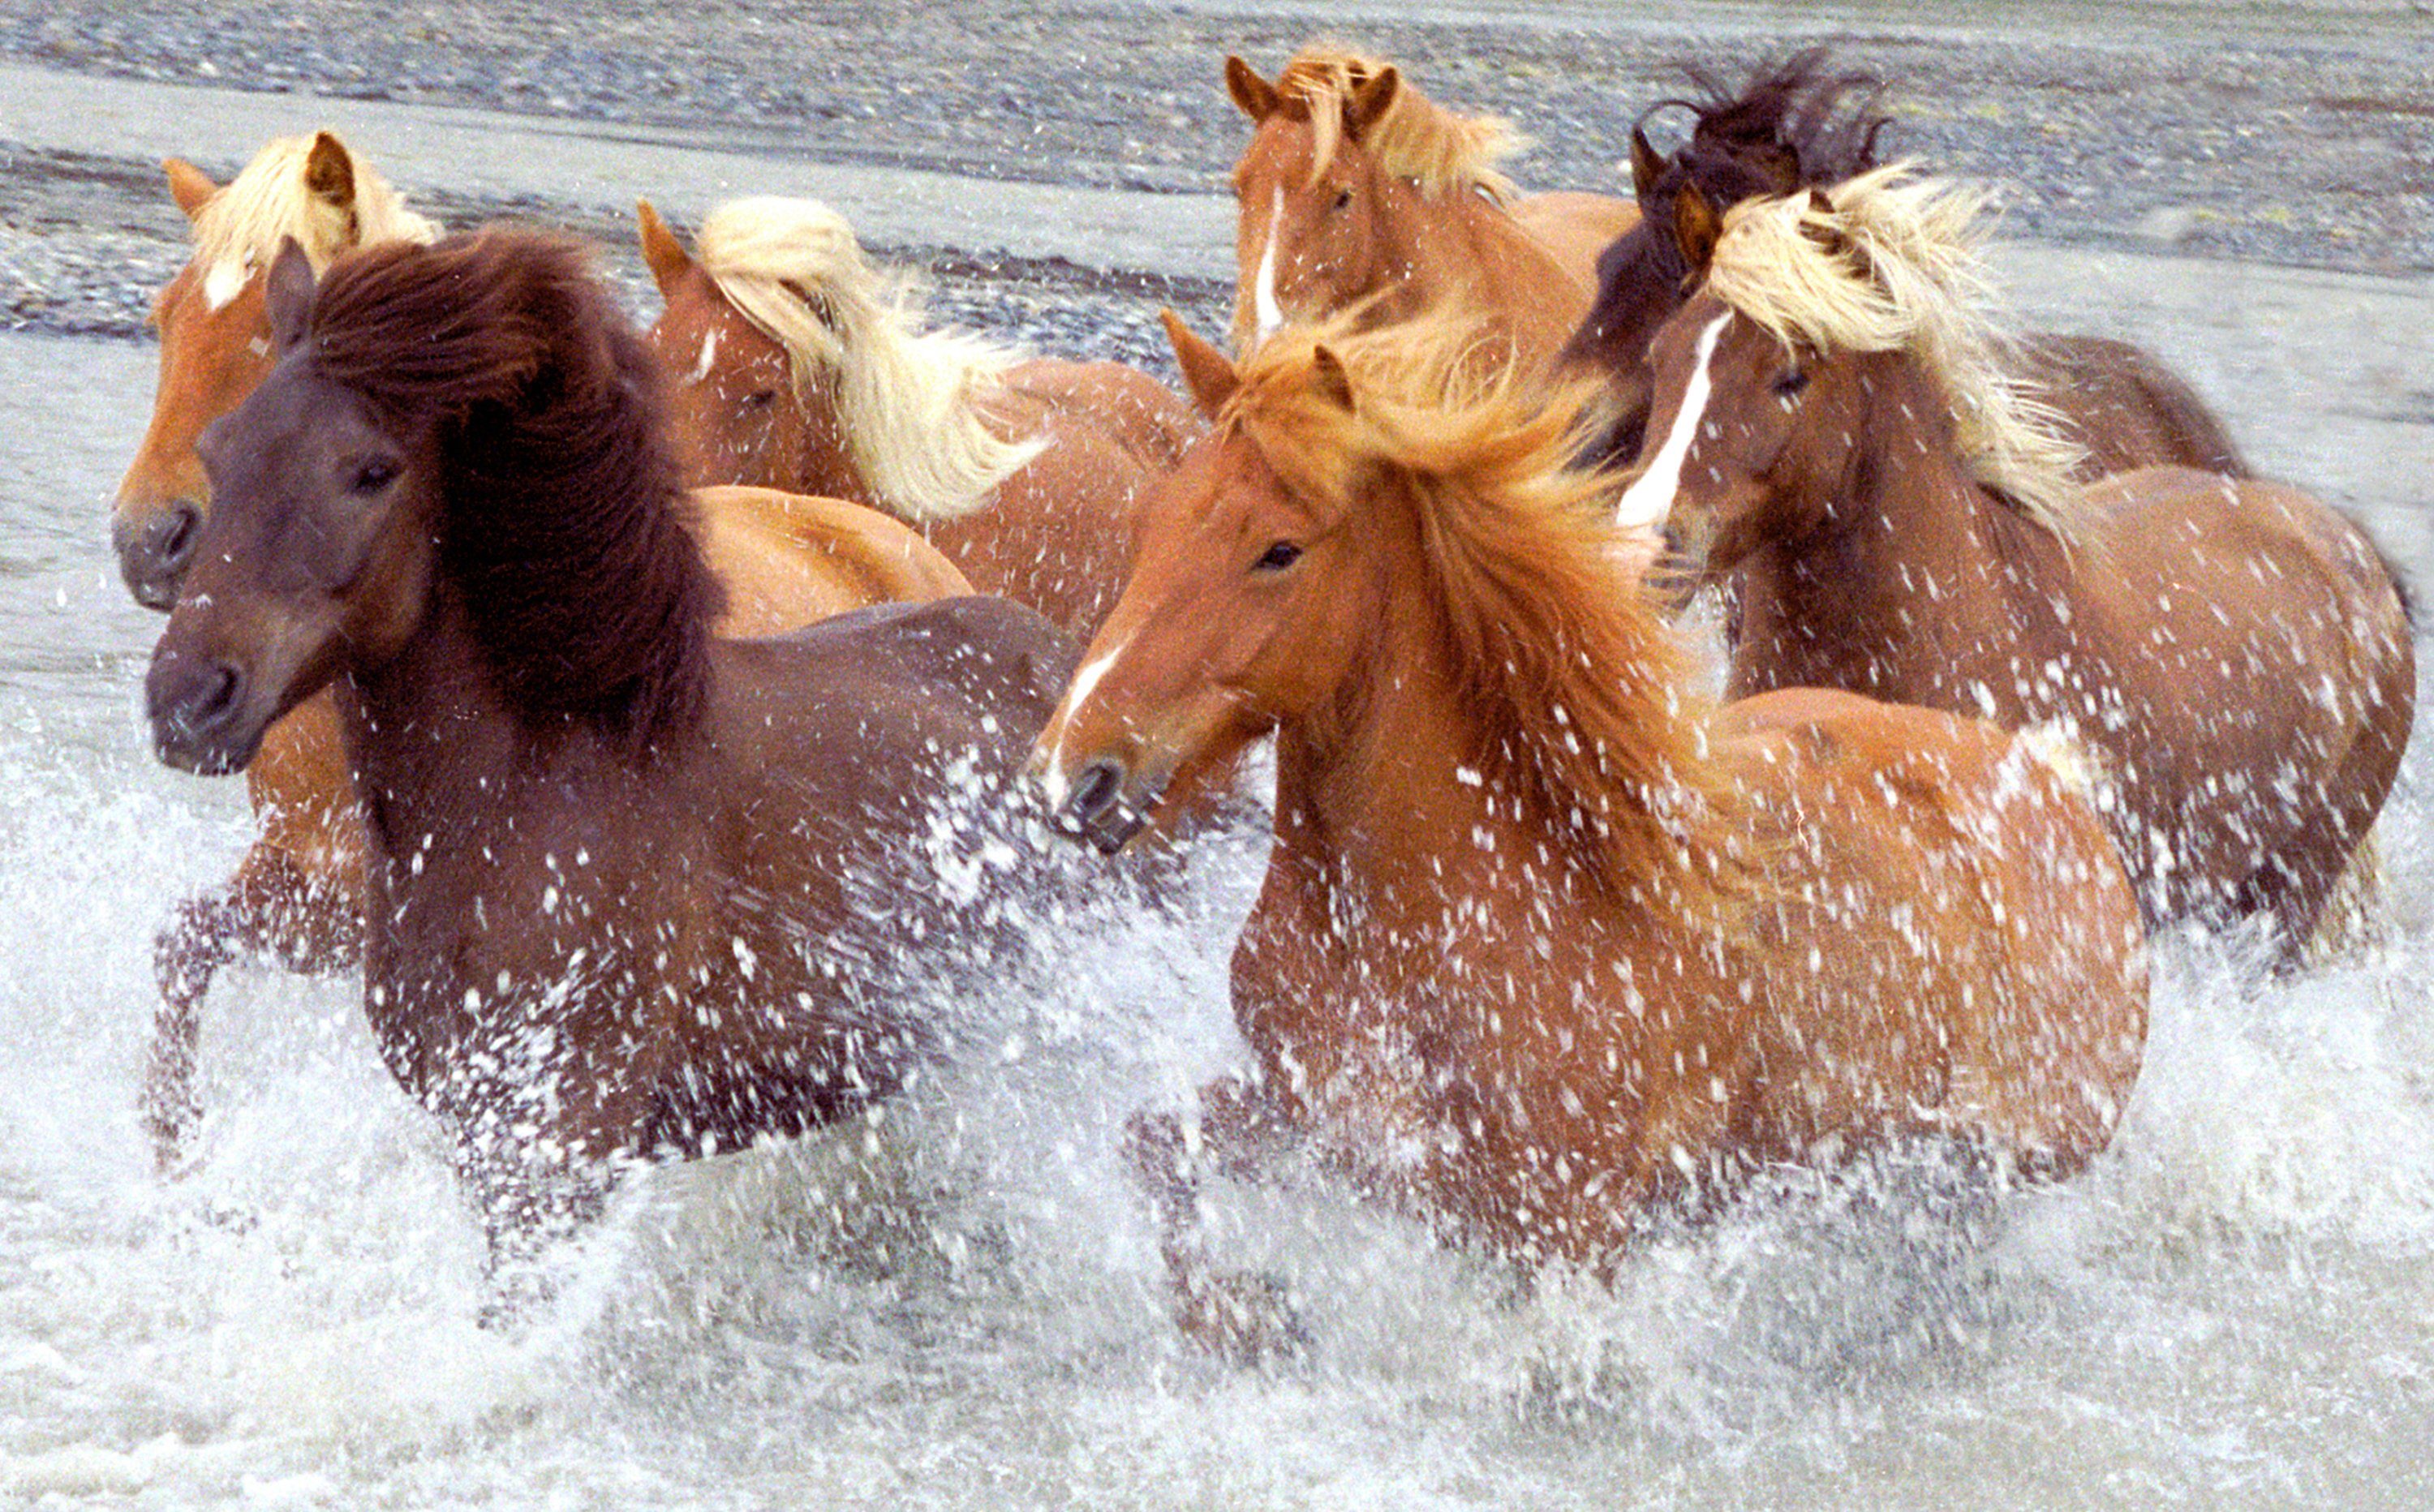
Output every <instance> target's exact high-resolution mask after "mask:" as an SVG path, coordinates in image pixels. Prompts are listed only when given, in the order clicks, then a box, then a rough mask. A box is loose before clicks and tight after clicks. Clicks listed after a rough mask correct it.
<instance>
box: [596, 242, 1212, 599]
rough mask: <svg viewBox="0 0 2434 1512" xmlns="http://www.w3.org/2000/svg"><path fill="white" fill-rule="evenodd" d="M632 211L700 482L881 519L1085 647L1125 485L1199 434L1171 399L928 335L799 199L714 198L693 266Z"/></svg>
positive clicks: (1120, 545) (1135, 490) (906, 298)
mask: <svg viewBox="0 0 2434 1512" xmlns="http://www.w3.org/2000/svg"><path fill="white" fill-rule="evenodd" d="M639 212H640V215H641V221H642V242H643V259H644V260H645V261H646V262H647V263H649V264H650V268H651V274H652V276H653V278H655V279H656V280H658V282H659V286H660V297H662V298H663V299H664V300H665V301H666V306H667V308H666V312H665V313H664V314H661V315H660V320H659V323H658V324H657V325H656V326H654V327H653V328H652V330H651V343H652V346H653V348H655V349H656V350H657V351H658V352H659V355H660V362H661V364H662V365H663V366H664V367H665V368H666V370H667V371H668V373H669V374H670V375H671V376H672V377H673V378H674V379H675V381H676V384H677V392H676V416H677V432H678V434H679V435H680V436H681V437H682V439H683V441H684V443H685V444H686V446H687V447H688V449H689V452H690V457H691V467H692V473H691V476H692V478H693V481H694V482H695V483H696V484H764V485H766V486H769V487H774V488H792V489H799V490H801V491H803V492H806V493H818V494H831V495H834V496H835V497H837V498H840V499H850V500H852V501H855V502H857V503H862V504H868V505H870V506H871V507H872V508H875V509H881V510H884V511H886V512H887V513H888V514H891V515H894V516H896V517H897V518H900V519H902V520H904V521H906V522H908V523H910V524H912V525H913V526H915V527H916V528H917V529H918V530H920V531H921V532H922V534H923V535H927V536H928V537H929V538H930V540H931V541H933V542H934V543H935V544H936V546H937V547H938V549H939V550H940V551H942V552H945V553H946V554H947V556H948V557H949V558H951V560H952V561H953V562H954V563H955V565H956V566H958V567H960V568H961V569H963V570H964V572H965V574H966V575H967V576H968V577H969V578H970V579H971V581H972V582H973V583H974V584H975V585H976V586H979V588H980V589H981V590H982V591H983V592H986V593H1002V594H1004V595H1005V596H1007V597H1009V598H1013V599H1017V600H1020V602H1022V603H1028V604H1030V605H1031V606H1032V607H1033V608H1036V609H1037V610H1039V611H1040V612H1041V613H1043V614H1045V615H1047V616H1048V617H1049V618H1050V619H1051V620H1055V621H1056V622H1057V623H1058V624H1059V625H1061V626H1063V627H1064V628H1065V629H1067V630H1069V631H1071V632H1073V633H1075V634H1076V635H1077V636H1080V637H1088V635H1089V633H1090V632H1091V631H1092V630H1094V629H1096V628H1097V627H1098V623H1099V620H1100V619H1101V618H1102V617H1104V616H1105V615H1106V611H1107V607H1108V605H1110V604H1112V603H1115V599H1116V592H1117V590H1118V589H1119V588H1121V587H1122V586H1123V578H1124V570H1125V569H1126V568H1127V567H1128V566H1129V565H1130V563H1131V561H1132V552H1133V530H1134V526H1133V514H1134V510H1135V507H1136V500H1137V497H1138V495H1139V493H1140V488H1141V486H1142V484H1144V483H1146V482H1147V481H1148V480H1149V479H1150V478H1152V477H1155V476H1156V475H1157V474H1158V473H1160V472H1162V471H1164V470H1165V469H1166V468H1167V467H1171V466H1173V465H1174V459H1175V457H1176V456H1177V455H1178V454H1179V453H1180V451H1181V450H1182V446H1183V443H1184V441H1185V439H1186V438H1187V437H1188V436H1189V435H1190V434H1191V431H1192V430H1193V428H1194V427H1193V422H1192V417H1191V409H1190V408H1189V407H1188V406H1187V405H1185V404H1184V402H1183V400H1182V399H1180V398H1178V397H1177V396H1176V395H1175V394H1174V392H1173V391H1172V390H1170V389H1169V388H1167V386H1166V385H1165V384H1163V383H1160V382H1157V380H1156V379H1154V378H1151V377H1150V376H1149V375H1148V374H1146V373H1143V372H1140V371H1139V370H1138V369H1135V368H1132V367H1127V366H1125V365H1123V364H1122V363H1110V362H1097V363H1075V362H1064V361H1059V360H1056V359H1053V358H1028V357H1023V356H1020V354H1018V353H1016V352H1014V351H1011V350H1009V349H1007V348H1001V347H996V346H993V345H990V344H988V343H986V342H985V341H982V340H979V339H977V338H975V337H973V336H970V335H967V334H964V333H962V332H958V331H932V330H925V329H923V326H922V323H921V320H920V317H919V314H918V313H917V311H916V310H915V309H914V308H913V307H912V305H911V304H910V290H909V287H908V286H907V285H905V284H903V283H902V282H900V281H898V280H891V278H890V277H889V276H887V275H885V274H883V272H882V271H881V270H879V269H877V268H874V267H872V266H871V265H870V264H869V263H868V262H866V260H865V259H864V257H863V253H862V248H861V246H859V245H858V244H857V243H856V242H855V241H854V236H853V229H852V228H851V227H849V226H848V225H847V224H846V222H845V219H844V217H842V216H840V215H838V214H837V213H836V212H834V211H832V210H830V209H829V208H828V207H826V206H824V205H820V204H817V203H815V202H814V201H810V200H801V199H782V198H777V197H758V198H750V199H742V200H736V201H733V202H730V203H728V204H725V205H722V206H720V207H718V208H717V209H716V210H713V211H712V212H711V214H710V217H709V219H707V220H705V221H704V222H703V223H702V227H701V231H700V234H699V235H698V236H697V237H696V239H695V242H694V250H693V251H692V252H687V251H686V250H685V247H684V245H683V244H682V243H681V242H679V241H677V237H676V235H675V233H674V232H672V231H670V230H669V229H668V227H667V224H666V222H664V221H662V220H661V219H660V216H659V213H658V212H656V211H654V210H652V209H651V207H650V206H649V205H647V204H645V205H643V206H641V207H639Z"/></svg>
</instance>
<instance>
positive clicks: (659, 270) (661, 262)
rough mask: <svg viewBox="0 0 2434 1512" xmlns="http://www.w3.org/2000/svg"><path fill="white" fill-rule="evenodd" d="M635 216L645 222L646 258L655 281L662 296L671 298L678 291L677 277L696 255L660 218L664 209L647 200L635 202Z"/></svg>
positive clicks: (643, 235)
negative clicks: (656, 207)
mask: <svg viewBox="0 0 2434 1512" xmlns="http://www.w3.org/2000/svg"><path fill="white" fill-rule="evenodd" d="M634 218H635V220H637V221H639V222H641V223H642V238H643V262H644V263H648V264H649V265H650V269H651V281H652V282H654V283H656V284H658V285H659V286H660V298H662V299H664V298H667V297H669V296H670V295H672V294H673V293H674V292H675V291H676V285H677V280H679V279H681V278H683V277H684V276H685V273H686V271H687V270H688V269H690V268H691V267H692V266H693V254H692V253H690V252H687V251H686V250H685V249H684V243H682V242H680V241H677V233H676V232H674V231H672V230H670V229H668V223H667V222H666V221H663V220H661V219H660V212H658V211H656V210H654V209H652V208H651V202H650V201H649V200H647V199H638V200H636V201H634Z"/></svg>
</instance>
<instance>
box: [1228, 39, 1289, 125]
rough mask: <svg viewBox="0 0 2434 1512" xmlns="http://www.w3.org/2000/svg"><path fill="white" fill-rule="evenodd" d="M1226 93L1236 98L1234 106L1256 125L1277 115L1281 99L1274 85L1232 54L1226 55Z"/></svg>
mask: <svg viewBox="0 0 2434 1512" xmlns="http://www.w3.org/2000/svg"><path fill="white" fill-rule="evenodd" d="M1226 93H1228V94H1231V95H1232V96H1234V104H1235V105H1236V106H1237V107H1238V108H1239V109H1241V110H1242V112H1243V114H1244V115H1247V116H1249V117H1250V118H1251V120H1252V122H1253V124H1255V125H1256V124H1257V123H1259V122H1261V121H1264V120H1266V119H1267V118H1268V117H1269V116H1272V115H1274V114H1276V113H1277V103H1278V101H1279V99H1280V96H1279V95H1278V94H1277V87H1276V86H1275V85H1274V84H1271V83H1269V82H1268V81H1267V80H1266V79H1264V78H1261V77H1260V71H1259V70H1258V69H1256V68H1253V67H1252V66H1251V65H1250V64H1248V63H1246V62H1244V61H1243V59H1240V58H1237V57H1235V56H1234V55H1233V54H1231V53H1228V54H1226Z"/></svg>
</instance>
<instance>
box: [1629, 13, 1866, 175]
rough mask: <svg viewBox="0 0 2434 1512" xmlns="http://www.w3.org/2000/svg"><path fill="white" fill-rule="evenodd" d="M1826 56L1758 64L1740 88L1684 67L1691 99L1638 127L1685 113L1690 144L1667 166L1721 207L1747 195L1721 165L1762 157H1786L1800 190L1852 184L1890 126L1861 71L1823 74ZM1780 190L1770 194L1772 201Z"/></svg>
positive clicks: (1800, 55) (1804, 54)
mask: <svg viewBox="0 0 2434 1512" xmlns="http://www.w3.org/2000/svg"><path fill="white" fill-rule="evenodd" d="M1827 56H1828V49H1826V48H1825V47H1808V48H1804V49H1802V50H1801V51H1799V52H1797V53H1794V54H1792V55H1791V57H1790V58H1788V59H1784V60H1783V61H1782V62H1780V63H1769V62H1759V63H1757V64H1756V65H1754V66H1753V67H1752V68H1751V69H1750V72H1749V75H1748V76H1747V77H1746V78H1744V79H1743V80H1742V81H1741V82H1740V85H1738V86H1735V85H1732V84H1729V83H1727V82H1725V81H1724V79H1723V76H1721V75H1719V74H1718V73H1717V72H1715V71H1714V70H1713V69H1710V68H1707V67H1706V66H1704V65H1702V64H1697V63H1686V64H1684V65H1683V66H1682V73H1683V76H1685V77H1687V78H1688V80H1689V81H1690V85H1691V87H1692V89H1694V90H1695V91H1697V95H1696V97H1693V98H1674V99H1668V100H1660V101H1658V102H1657V103H1656V104H1654V105H1652V106H1650V107H1649V108H1648V109H1647V110H1643V111H1641V112H1640V116H1639V120H1640V122H1641V123H1642V124H1644V123H1645V122H1646V121H1647V119H1648V117H1649V116H1651V115H1653V114H1654V113H1655V112H1656V111H1658V110H1688V111H1690V112H1691V115H1692V117H1693V123H1692V125H1691V127H1690V140H1689V142H1688V144H1687V145H1685V146H1684V147H1683V149H1682V150H1681V151H1679V152H1677V153H1675V154H1674V157H1673V161H1674V163H1675V164H1676V165H1678V166H1679V167H1680V168H1681V169H1682V170H1683V171H1684V172H1685V173H1687V174H1688V175H1689V176H1690V178H1692V179H1693V180H1694V181H1696V182H1697V183H1698V184H1699V185H1700V187H1702V188H1703V189H1706V191H1707V192H1708V193H1709V194H1710V195H1713V196H1715V197H1717V198H1718V199H1720V200H1722V201H1723V202H1724V203H1728V204H1729V203H1733V202H1735V201H1738V200H1740V199H1744V198H1747V197H1749V195H1750V193H1751V192H1750V191H1748V190H1746V189H1743V188H1741V187H1740V185H1739V184H1738V183H1735V182H1733V181H1731V176H1730V175H1728V174H1727V173H1726V172H1725V171H1724V170H1725V169H1726V167H1727V165H1730V164H1738V163H1740V162H1741V161H1742V160H1744V159H1746V158H1747V157H1748V156H1750V155H1751V154H1753V153H1757V152H1763V151H1765V150H1768V149H1777V148H1779V149H1782V150H1785V151H1788V152H1790V153H1791V155H1792V162H1793V166H1794V168H1795V170H1796V175H1797V182H1798V183H1800V184H1804V185H1805V184H1831V183H1840V182H1841V181H1842V180H1843V179H1845V178H1858V177H1859V176H1860V174H1863V173H1865V172H1867V171H1868V170H1869V169H1871V168H1874V167H1875V166H1877V134H1878V133H1879V132H1881V131H1883V130H1884V128H1885V127H1887V126H1889V125H1891V124H1892V121H1893V117H1892V116H1891V115H1889V114H1887V113H1886V112H1885V111H1884V110H1881V109H1880V108H1879V107H1880V105H1881V103H1882V101H1883V99H1884V94H1885V83H1884V81H1883V80H1882V79H1880V78H1878V77H1877V76H1876V75H1874V74H1871V73H1868V72H1866V71H1865V70H1863V69H1843V70H1834V69H1829V68H1828V67H1827V66H1826V59H1827ZM1741 171H1742V173H1743V174H1744V175H1746V174H1747V173H1748V172H1749V170H1748V169H1746V168H1743V169H1742V170H1741ZM1781 187H1782V186H1770V188H1771V189H1772V190H1773V191H1774V192H1777V193H1780V192H1781Z"/></svg>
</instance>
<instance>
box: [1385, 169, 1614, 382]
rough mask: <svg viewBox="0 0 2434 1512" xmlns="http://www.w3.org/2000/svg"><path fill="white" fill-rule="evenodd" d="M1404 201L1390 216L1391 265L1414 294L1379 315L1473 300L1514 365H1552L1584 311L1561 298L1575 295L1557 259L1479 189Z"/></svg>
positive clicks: (1388, 249)
mask: <svg viewBox="0 0 2434 1512" xmlns="http://www.w3.org/2000/svg"><path fill="white" fill-rule="evenodd" d="M1400 197H1401V202H1402V204H1403V206H1404V207H1406V208H1405V211H1404V212H1403V213H1400V214H1394V215H1389V216H1388V217H1386V222H1385V225H1386V232H1385V243H1386V261H1387V265H1388V266H1389V267H1394V268H1400V269H1404V270H1405V272H1404V276H1403V283H1404V285H1405V286H1406V287H1407V288H1409V289H1410V290H1411V291H1412V293H1411V297H1409V298H1408V299H1405V300H1390V301H1388V302H1387V304H1386V305H1385V306H1383V307H1381V314H1387V315H1388V316H1389V317H1390V318H1391V317H1396V316H1408V315H1413V314H1418V313H1419V311H1421V310H1422V309H1428V308H1433V307H1436V306H1439V305H1442V304H1444V303H1446V302H1447V301H1448V300H1451V299H1458V298H1463V297H1468V298H1470V299H1471V300H1473V301H1475V302H1476V303H1477V305H1478V306H1479V308H1480V311H1481V313H1482V314H1484V315H1485V316H1486V317H1487V319H1488V323H1489V326H1490V328H1491V329H1492V330H1493V331H1496V332H1498V333H1500V334H1501V335H1503V336H1505V337H1506V338H1507V339H1509V340H1510V341H1511V342H1512V343H1513V347H1514V355H1515V357H1516V359H1517V360H1518V361H1520V362H1522V363H1524V364H1527V365H1532V366H1536V367H1544V366H1545V365H1548V364H1549V363H1550V362H1551V360H1552V359H1553V357H1554V354H1555V352H1556V351H1557V350H1558V349H1559V348H1562V346H1563V345H1564V343H1565V342H1566V341H1567V340H1568V339H1569V338H1570V336H1571V332H1572V328H1573V326H1574V325H1575V324H1577V322H1578V317H1579V315H1580V314H1581V312H1580V311H1579V310H1577V309H1575V308H1574V307H1573V305H1574V301H1573V300H1571V299H1569V298H1564V299H1558V298H1557V297H1556V296H1557V295H1558V294H1559V293H1565V294H1569V293H1571V292H1575V291H1573V290H1572V280H1571V277H1570V275H1569V274H1568V273H1566V272H1565V271H1564V268H1563V266H1562V264H1561V263H1557V262H1556V261H1555V259H1554V256H1553V254H1551V253H1550V252H1549V251H1548V250H1547V249H1546V247H1545V246H1543V245H1541V244H1540V243H1539V241H1538V239H1537V238H1536V237H1534V236H1533V235H1531V234H1530V232H1529V230H1528V229H1526V228H1525V227H1523V226H1522V224H1521V223H1520V222H1519V221H1517V220H1516V219H1514V217H1513V214H1512V212H1510V211H1508V210H1507V209H1506V208H1505V207H1504V206H1503V205H1501V204H1500V203H1498V202H1497V201H1495V200H1492V199H1490V198H1488V197H1487V196H1486V195H1483V194H1480V193H1479V192H1477V191H1475V190H1470V189H1459V190H1454V191H1452V192H1450V193H1448V194H1447V195H1442V196H1440V197H1437V198H1434V199H1429V198H1423V197H1421V196H1420V195H1417V194H1416V193H1410V192H1408V191H1407V192H1406V193H1405V194H1404V195H1402V196H1400Z"/></svg>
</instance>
